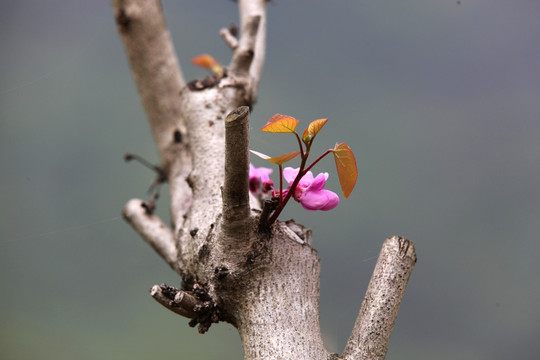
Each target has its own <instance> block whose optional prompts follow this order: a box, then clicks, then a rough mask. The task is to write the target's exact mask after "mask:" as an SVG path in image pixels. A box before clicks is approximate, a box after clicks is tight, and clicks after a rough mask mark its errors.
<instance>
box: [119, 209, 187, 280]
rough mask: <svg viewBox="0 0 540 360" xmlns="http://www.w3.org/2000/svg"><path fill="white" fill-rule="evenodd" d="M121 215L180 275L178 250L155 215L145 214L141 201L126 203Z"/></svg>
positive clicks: (165, 226)
mask: <svg viewBox="0 0 540 360" xmlns="http://www.w3.org/2000/svg"><path fill="white" fill-rule="evenodd" d="M122 215H123V216H124V219H126V221H127V222H129V223H130V224H131V226H133V228H134V229H135V230H136V231H137V232H138V233H139V234H140V235H141V236H142V238H143V239H144V240H145V241H146V242H147V243H148V244H150V246H152V247H153V248H154V250H155V251H156V252H157V253H158V254H159V256H161V257H162V258H163V259H164V260H165V261H166V262H167V264H169V266H170V267H171V268H172V269H173V270H174V271H176V272H177V273H179V274H180V267H179V265H178V250H177V248H176V243H175V241H174V235H173V232H172V230H171V229H170V228H169V227H168V226H167V225H165V223H163V221H161V219H160V218H159V217H158V216H157V215H153V214H147V212H146V209H145V208H144V207H143V201H142V200H139V199H132V200H130V201H128V202H127V203H126V205H125V206H124V210H123V212H122Z"/></svg>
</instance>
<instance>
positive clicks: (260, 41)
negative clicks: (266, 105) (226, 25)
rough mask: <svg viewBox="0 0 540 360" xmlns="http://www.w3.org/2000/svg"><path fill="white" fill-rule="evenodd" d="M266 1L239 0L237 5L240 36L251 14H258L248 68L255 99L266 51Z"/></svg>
mask: <svg viewBox="0 0 540 360" xmlns="http://www.w3.org/2000/svg"><path fill="white" fill-rule="evenodd" d="M266 3H267V0H240V1H238V6H239V7H240V25H241V29H242V36H244V35H243V34H244V31H245V30H244V29H245V28H246V27H247V25H248V23H249V22H250V19H251V18H252V17H253V16H259V17H260V20H259V26H258V30H257V39H256V41H255V48H254V56H253V61H252V63H251V67H250V69H249V74H250V76H251V78H252V81H253V83H252V88H253V93H252V98H253V99H254V100H256V99H257V92H258V88H259V81H260V79H261V76H262V70H263V65H264V58H265V55H266V54H265V51H266Z"/></svg>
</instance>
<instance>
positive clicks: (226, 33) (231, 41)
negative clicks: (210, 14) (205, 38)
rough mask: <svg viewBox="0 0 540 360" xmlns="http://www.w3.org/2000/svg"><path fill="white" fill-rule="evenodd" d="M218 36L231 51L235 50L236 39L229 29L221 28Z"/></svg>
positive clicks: (236, 45)
mask: <svg viewBox="0 0 540 360" xmlns="http://www.w3.org/2000/svg"><path fill="white" fill-rule="evenodd" d="M219 34H220V35H221V37H222V38H223V40H224V41H225V43H226V44H227V45H229V47H230V48H231V49H232V50H236V48H237V47H238V39H237V38H236V36H234V35H233V33H232V32H231V30H230V29H227V28H223V29H221V30H220V32H219Z"/></svg>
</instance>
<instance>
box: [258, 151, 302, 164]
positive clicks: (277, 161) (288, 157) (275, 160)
mask: <svg viewBox="0 0 540 360" xmlns="http://www.w3.org/2000/svg"><path fill="white" fill-rule="evenodd" d="M299 154H300V151H295V152H292V153H289V154H285V155H281V156H276V157H273V158H270V159H266V160H268V161H270V162H272V163H274V164H277V165H283V164H284V163H286V162H287V161H289V160H292V159H294V158H295V157H297V156H298V155H299Z"/></svg>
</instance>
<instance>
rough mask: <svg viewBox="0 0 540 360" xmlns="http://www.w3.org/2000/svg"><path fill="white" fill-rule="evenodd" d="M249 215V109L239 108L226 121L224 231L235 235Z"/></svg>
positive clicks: (245, 222) (245, 107) (247, 220)
mask: <svg viewBox="0 0 540 360" xmlns="http://www.w3.org/2000/svg"><path fill="white" fill-rule="evenodd" d="M249 215H250V206H249V107H247V106H241V107H239V108H237V109H236V110H233V111H231V112H230V113H229V114H228V115H227V117H226V118H225V182H224V186H223V227H224V230H225V231H226V232H227V231H229V230H231V231H232V232H233V233H234V232H235V231H236V230H234V229H236V228H237V227H238V226H239V225H240V226H245V225H246V224H247V223H248V222H249ZM227 235H229V236H230V235H232V234H227Z"/></svg>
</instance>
